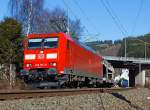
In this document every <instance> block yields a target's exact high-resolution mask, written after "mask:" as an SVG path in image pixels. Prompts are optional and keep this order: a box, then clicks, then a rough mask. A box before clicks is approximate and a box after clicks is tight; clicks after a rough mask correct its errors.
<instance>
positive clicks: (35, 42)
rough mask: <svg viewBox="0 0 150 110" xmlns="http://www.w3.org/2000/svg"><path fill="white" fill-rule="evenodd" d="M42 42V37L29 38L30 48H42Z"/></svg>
mask: <svg viewBox="0 0 150 110" xmlns="http://www.w3.org/2000/svg"><path fill="white" fill-rule="evenodd" d="M41 44H42V39H41V38H37V39H29V40H28V48H29V49H33V48H40V47H41Z"/></svg>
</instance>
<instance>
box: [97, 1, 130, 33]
mask: <svg viewBox="0 0 150 110" xmlns="http://www.w3.org/2000/svg"><path fill="white" fill-rule="evenodd" d="M105 1H106V2H104V0H98V5H99V6H100V2H101V3H102V5H103V6H104V8H105V10H106V11H107V13H108V14H109V15H110V16H111V18H112V20H113V21H114V24H115V25H116V26H117V28H118V29H119V31H120V32H121V34H122V35H123V36H127V31H126V29H125V28H124V26H123V25H122V24H121V22H120V20H119V17H117V15H116V14H115V13H114V11H113V9H112V8H111V6H110V4H109V2H108V1H107V0H105Z"/></svg>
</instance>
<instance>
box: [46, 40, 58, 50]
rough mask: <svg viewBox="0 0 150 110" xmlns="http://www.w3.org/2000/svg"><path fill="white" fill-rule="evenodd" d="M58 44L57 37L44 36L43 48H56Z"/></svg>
mask: <svg viewBox="0 0 150 110" xmlns="http://www.w3.org/2000/svg"><path fill="white" fill-rule="evenodd" d="M57 46H58V38H45V39H44V48H56V47H57Z"/></svg>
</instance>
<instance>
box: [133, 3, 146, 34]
mask: <svg viewBox="0 0 150 110" xmlns="http://www.w3.org/2000/svg"><path fill="white" fill-rule="evenodd" d="M143 5H144V0H140V5H139V8H138V11H137V14H136V17H135V20H134V23H133V27H132V30H131V36H132V35H133V34H134V31H135V29H136V27H137V24H138V20H139V18H140V15H141V11H142V9H143Z"/></svg>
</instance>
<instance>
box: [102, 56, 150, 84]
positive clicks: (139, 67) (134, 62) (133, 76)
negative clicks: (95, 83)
mask: <svg viewBox="0 0 150 110" xmlns="http://www.w3.org/2000/svg"><path fill="white" fill-rule="evenodd" d="M103 59H104V60H106V61H108V62H109V63H110V64H111V65H112V66H113V67H114V68H127V69H129V86H131V87H133V86H144V85H145V70H147V69H150V59H145V58H130V57H114V56H103Z"/></svg>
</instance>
